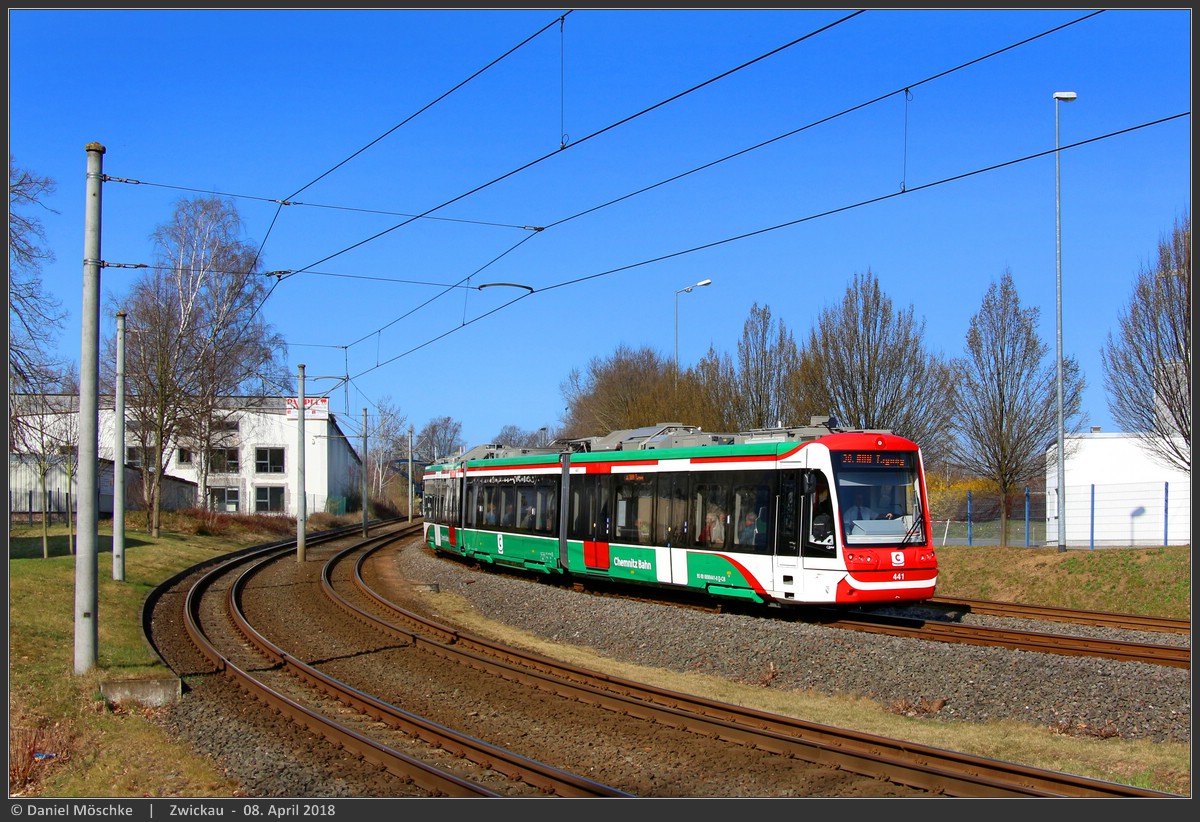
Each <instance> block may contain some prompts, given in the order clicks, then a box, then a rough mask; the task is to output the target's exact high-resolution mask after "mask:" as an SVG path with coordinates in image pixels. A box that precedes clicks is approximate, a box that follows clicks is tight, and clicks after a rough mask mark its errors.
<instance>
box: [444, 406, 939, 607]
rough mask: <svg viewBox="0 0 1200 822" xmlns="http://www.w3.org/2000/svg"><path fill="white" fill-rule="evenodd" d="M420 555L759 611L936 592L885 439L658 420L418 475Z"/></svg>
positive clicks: (813, 428)
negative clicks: (668, 591)
mask: <svg viewBox="0 0 1200 822" xmlns="http://www.w3.org/2000/svg"><path fill="white" fill-rule="evenodd" d="M422 502H423V506H424V509H423V510H424V513H425V525H424V529H425V541H426V544H427V545H428V546H429V547H430V548H431V549H433V550H434V551H435V552H441V553H446V554H455V555H458V556H461V557H466V558H469V559H473V560H476V561H478V562H480V563H484V564H494V565H498V566H508V567H515V568H523V569H527V570H533V571H537V572H541V573H546V574H560V575H568V576H571V577H576V578H580V579H587V578H603V579H606V580H612V581H622V582H627V583H631V584H640V585H648V586H654V587H665V588H685V589H691V590H695V591H701V592H705V593H707V594H708V595H710V596H712V597H716V598H721V599H737V600H748V601H752V602H756V603H762V604H766V605H801V604H805V605H808V604H836V605H847V606H849V605H864V604H879V603H901V602H916V601H920V600H924V599H928V598H930V597H932V596H933V594H934V588H935V586H936V584H937V557H936V553H935V551H934V544H933V534H932V527H931V523H930V516H929V503H928V499H927V495H926V487H925V475H924V467H923V464H922V459H921V451H920V448H919V447H918V446H917V444H916V443H914V442H912V441H910V440H908V439H905V438H904V437H900V436H897V435H895V434H893V433H891V432H889V431H882V430H874V431H866V430H859V431H848V430H841V429H839V428H837V427H836V424H831V423H830V422H829V421H828V419H826V418H814V419H813V421H812V424H810V425H809V426H805V427H798V428H778V429H756V430H753V431H746V432H740V433H733V434H712V433H707V432H704V431H702V430H700V429H699V428H697V427H695V426H688V425H683V424H680V423H663V424H659V425H656V426H649V427H646V428H639V429H628V430H622V431H616V432H613V433H611V434H609V435H607V436H604V437H591V438H582V439H577V440H569V441H565V442H562V443H558V442H556V443H552V444H551V445H550V446H548V447H545V448H515V449H514V448H507V447H505V446H503V445H500V444H488V445H482V446H477V447H476V448H473V449H471V450H470V451H468V452H466V453H464V454H462V455H461V456H460V457H458V458H456V459H453V460H447V461H443V462H440V463H438V464H434V465H430V466H428V467H427V468H426V470H425V475H424V496H423V500H422Z"/></svg>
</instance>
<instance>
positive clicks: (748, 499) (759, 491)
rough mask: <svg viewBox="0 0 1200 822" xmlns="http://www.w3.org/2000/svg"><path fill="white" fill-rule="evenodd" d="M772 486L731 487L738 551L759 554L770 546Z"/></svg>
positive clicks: (763, 481) (761, 482)
mask: <svg viewBox="0 0 1200 822" xmlns="http://www.w3.org/2000/svg"><path fill="white" fill-rule="evenodd" d="M770 501H771V486H770V484H769V483H768V482H767V481H766V478H765V477H764V478H763V480H762V481H760V482H749V483H743V482H738V483H735V484H734V487H733V514H734V523H735V530H734V534H733V536H734V540H733V544H734V546H735V548H736V549H737V550H741V551H750V552H761V551H763V550H766V549H767V546H768V545H769V544H770V543H769V540H768V535H769V531H770V525H771V519H770V515H771V506H770Z"/></svg>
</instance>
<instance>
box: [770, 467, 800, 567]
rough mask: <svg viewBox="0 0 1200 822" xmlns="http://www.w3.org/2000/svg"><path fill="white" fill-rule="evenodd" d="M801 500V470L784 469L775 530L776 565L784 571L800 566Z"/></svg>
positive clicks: (780, 477) (780, 482)
mask: <svg viewBox="0 0 1200 822" xmlns="http://www.w3.org/2000/svg"><path fill="white" fill-rule="evenodd" d="M801 500H802V496H801V486H800V472H799V471H783V472H782V473H781V474H780V476H779V501H778V505H777V507H776V511H777V512H778V516H779V527H778V529H776V532H775V566H776V567H777V568H779V569H780V570H782V571H784V572H787V571H789V570H795V569H796V568H797V567H798V566H799V560H800V511H801ZM777 578H778V577H777Z"/></svg>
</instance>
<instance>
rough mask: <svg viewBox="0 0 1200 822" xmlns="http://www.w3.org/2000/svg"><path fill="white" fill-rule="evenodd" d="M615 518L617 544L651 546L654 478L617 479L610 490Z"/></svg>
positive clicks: (623, 477) (631, 476) (625, 475)
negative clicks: (614, 508) (611, 491)
mask: <svg viewBox="0 0 1200 822" xmlns="http://www.w3.org/2000/svg"><path fill="white" fill-rule="evenodd" d="M613 501H614V503H615V505H616V517H615V520H614V524H613V527H614V528H615V529H616V533H615V535H614V536H615V537H616V540H617V541H618V542H628V543H632V544H634V545H650V544H651V535H652V533H653V532H652V531H651V528H652V526H653V524H654V523H653V521H652V519H653V512H654V477H653V476H649V477H647V476H646V475H644V474H623V475H621V476H619V477H617V478H616V481H615V483H614V488H613Z"/></svg>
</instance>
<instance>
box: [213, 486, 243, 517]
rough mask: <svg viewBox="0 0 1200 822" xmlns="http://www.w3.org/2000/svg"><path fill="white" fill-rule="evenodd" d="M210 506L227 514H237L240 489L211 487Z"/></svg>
mask: <svg viewBox="0 0 1200 822" xmlns="http://www.w3.org/2000/svg"><path fill="white" fill-rule="evenodd" d="M208 507H209V508H211V509H212V510H213V511H224V512H225V513H227V514H236V513H237V510H238V489H236V488H209V489H208Z"/></svg>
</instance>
